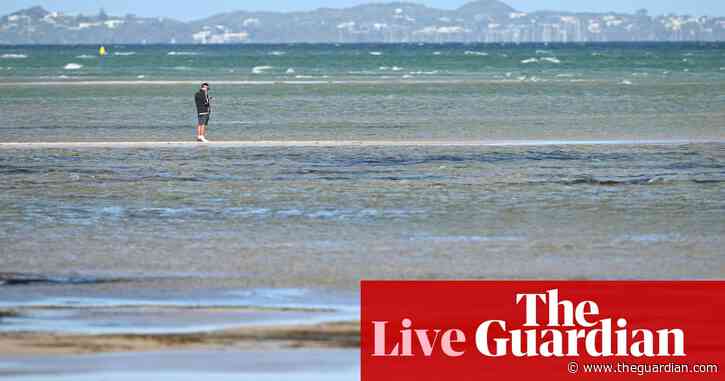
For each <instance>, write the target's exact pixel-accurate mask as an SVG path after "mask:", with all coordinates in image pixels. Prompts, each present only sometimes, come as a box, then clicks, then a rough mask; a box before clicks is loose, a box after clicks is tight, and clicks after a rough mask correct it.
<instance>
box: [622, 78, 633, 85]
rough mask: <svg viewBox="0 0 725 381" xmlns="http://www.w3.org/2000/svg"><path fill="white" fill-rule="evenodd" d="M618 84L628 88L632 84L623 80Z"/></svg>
mask: <svg viewBox="0 0 725 381" xmlns="http://www.w3.org/2000/svg"><path fill="white" fill-rule="evenodd" d="M620 84H622V85H627V86H629V85H632V82H631V81H628V80H626V79H625V80H623V81H622V82H620Z"/></svg>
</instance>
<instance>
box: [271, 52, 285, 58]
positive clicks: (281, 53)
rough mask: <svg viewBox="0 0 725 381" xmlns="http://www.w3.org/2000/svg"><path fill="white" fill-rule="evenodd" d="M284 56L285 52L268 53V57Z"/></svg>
mask: <svg viewBox="0 0 725 381" xmlns="http://www.w3.org/2000/svg"><path fill="white" fill-rule="evenodd" d="M285 54H287V52H281V51H273V52H269V55H270V56H278V57H279V56H283V55H285Z"/></svg>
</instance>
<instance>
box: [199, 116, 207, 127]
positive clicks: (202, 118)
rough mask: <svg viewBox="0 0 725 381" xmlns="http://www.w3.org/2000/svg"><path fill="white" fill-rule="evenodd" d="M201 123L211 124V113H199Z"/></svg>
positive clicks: (203, 124) (204, 124)
mask: <svg viewBox="0 0 725 381" xmlns="http://www.w3.org/2000/svg"><path fill="white" fill-rule="evenodd" d="M199 124H200V125H202V126H206V125H207V124H209V114H206V115H201V114H200V115H199Z"/></svg>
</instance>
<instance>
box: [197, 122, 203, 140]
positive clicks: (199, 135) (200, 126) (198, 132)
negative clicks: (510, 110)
mask: <svg viewBox="0 0 725 381" xmlns="http://www.w3.org/2000/svg"><path fill="white" fill-rule="evenodd" d="M203 132H204V130H203V125H201V124H199V125H197V126H196V139H197V140H199V138H200V137H201V136H202V134H203Z"/></svg>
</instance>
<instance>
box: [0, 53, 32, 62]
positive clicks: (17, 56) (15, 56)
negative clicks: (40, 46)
mask: <svg viewBox="0 0 725 381" xmlns="http://www.w3.org/2000/svg"><path fill="white" fill-rule="evenodd" d="M0 57H2V58H4V59H15V60H18V59H23V58H28V56H27V55H25V54H13V53H7V54H3V55H2V56H0Z"/></svg>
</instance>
